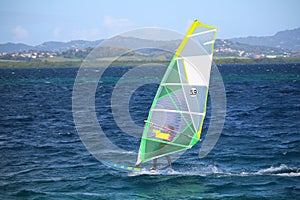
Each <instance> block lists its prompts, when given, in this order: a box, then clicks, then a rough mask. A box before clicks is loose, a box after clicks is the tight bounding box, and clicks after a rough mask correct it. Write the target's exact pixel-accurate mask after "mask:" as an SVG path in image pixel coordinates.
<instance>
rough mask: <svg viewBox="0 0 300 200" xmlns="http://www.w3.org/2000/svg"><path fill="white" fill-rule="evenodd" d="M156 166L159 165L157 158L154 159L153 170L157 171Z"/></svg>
mask: <svg viewBox="0 0 300 200" xmlns="http://www.w3.org/2000/svg"><path fill="white" fill-rule="evenodd" d="M156 164H157V158H154V159H153V165H152V168H151V170H156Z"/></svg>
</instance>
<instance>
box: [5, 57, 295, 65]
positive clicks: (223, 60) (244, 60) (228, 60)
mask: <svg viewBox="0 0 300 200" xmlns="http://www.w3.org/2000/svg"><path fill="white" fill-rule="evenodd" d="M213 61H214V63H216V64H268V63H279V64H280V63H300V58H263V59H250V58H237V57H232V58H228V57H215V58H214V59H213ZM83 62H84V61H83V60H81V61H78V60H76V61H70V60H69V61H48V60H44V61H38V62H24V61H8V60H0V68H33V67H34V68H35V67H41V68H43V67H80V66H81V64H82V63H83ZM151 63H155V64H164V65H167V64H168V63H169V60H120V61H118V60H116V61H113V62H111V61H108V60H100V61H97V62H95V63H87V64H88V65H89V66H91V67H96V66H97V67H102V66H103V67H105V66H108V65H110V66H138V65H145V64H151Z"/></svg>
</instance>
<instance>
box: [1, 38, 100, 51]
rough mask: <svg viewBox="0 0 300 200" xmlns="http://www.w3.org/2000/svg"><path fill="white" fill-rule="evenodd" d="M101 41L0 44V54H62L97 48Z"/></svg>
mask: <svg viewBox="0 0 300 200" xmlns="http://www.w3.org/2000/svg"><path fill="white" fill-rule="evenodd" d="M101 41H102V40H96V41H85V40H73V41H70V42H55V41H50V42H44V43H42V44H40V45H37V46H31V45H26V44H22V43H10V42H9V43H6V44H0V52H8V53H13V52H24V51H47V52H63V51H67V50H71V49H86V48H88V47H95V46H97V45H98V44H99V43H100V42H101Z"/></svg>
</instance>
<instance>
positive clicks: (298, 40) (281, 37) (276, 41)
mask: <svg viewBox="0 0 300 200" xmlns="http://www.w3.org/2000/svg"><path fill="white" fill-rule="evenodd" d="M230 40H231V41H232V42H235V43H237V42H238V43H243V44H249V45H259V46H268V47H277V48H284V49H289V50H296V51H300V28H297V29H293V30H286V31H280V32H278V33H276V34H275V35H273V36H265V37H254V36H251V37H243V38H232V39H230Z"/></svg>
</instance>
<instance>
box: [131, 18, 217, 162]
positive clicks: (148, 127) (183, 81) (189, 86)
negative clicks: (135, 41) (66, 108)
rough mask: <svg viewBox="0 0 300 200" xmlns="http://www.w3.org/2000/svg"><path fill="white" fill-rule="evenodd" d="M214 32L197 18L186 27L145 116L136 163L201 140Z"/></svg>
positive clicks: (164, 154) (179, 149) (188, 146)
mask: <svg viewBox="0 0 300 200" xmlns="http://www.w3.org/2000/svg"><path fill="white" fill-rule="evenodd" d="M216 32H217V29H216V28H215V27H213V26H209V25H205V24H203V23H201V22H199V21H197V20H195V21H194V22H193V24H192V25H191V27H190V28H189V30H188V31H187V33H186V35H185V37H184V39H183V40H182V42H181V43H180V45H179V47H178V48H177V50H176V52H175V54H174V56H173V58H172V60H171V61H170V63H169V65H168V67H167V69H166V72H165V74H164V76H163V78H162V80H161V83H160V85H159V87H158V90H157V92H156V95H155V97H154V100H153V102H152V105H151V108H150V111H149V113H148V118H147V120H145V125H144V130H143V135H142V137H141V142H140V148H139V152H138V158H137V162H136V165H137V166H139V165H140V164H142V163H145V162H147V161H150V160H153V159H156V158H159V157H162V156H166V155H170V154H174V153H177V152H182V151H185V150H187V149H190V148H191V147H193V146H194V145H195V144H196V143H197V142H199V141H200V138H201V132H202V125H203V121H204V118H205V114H206V104H207V97H208V88H209V80H210V71H211V64H212V55H213V51H214V43H215V40H216Z"/></svg>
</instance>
